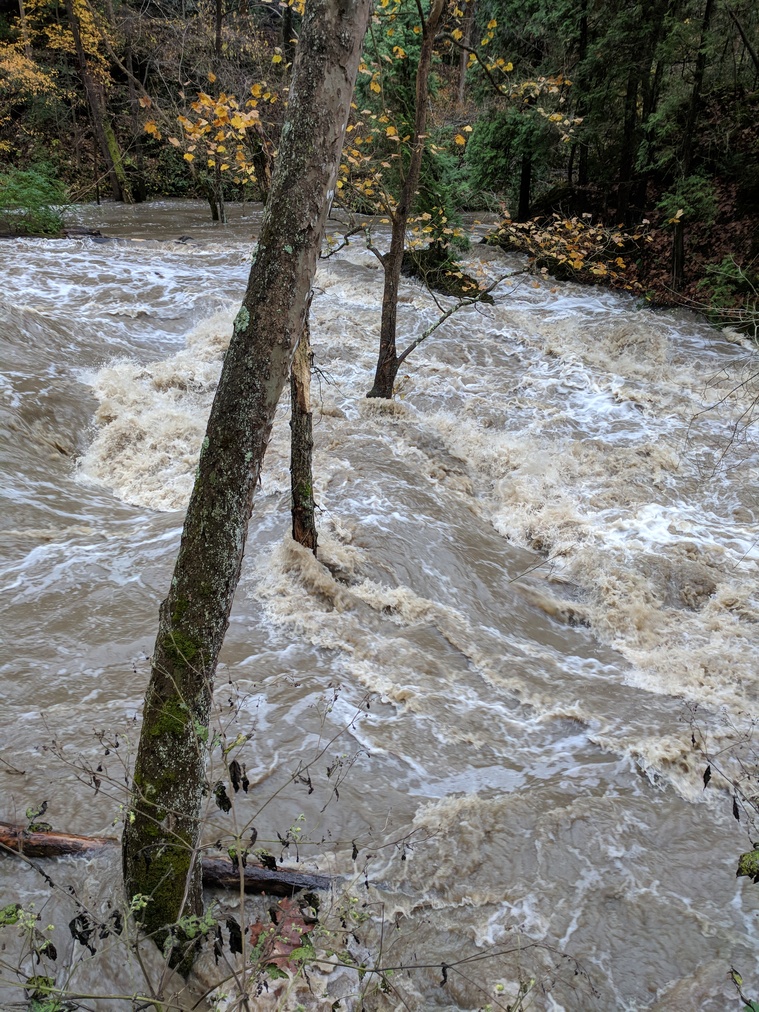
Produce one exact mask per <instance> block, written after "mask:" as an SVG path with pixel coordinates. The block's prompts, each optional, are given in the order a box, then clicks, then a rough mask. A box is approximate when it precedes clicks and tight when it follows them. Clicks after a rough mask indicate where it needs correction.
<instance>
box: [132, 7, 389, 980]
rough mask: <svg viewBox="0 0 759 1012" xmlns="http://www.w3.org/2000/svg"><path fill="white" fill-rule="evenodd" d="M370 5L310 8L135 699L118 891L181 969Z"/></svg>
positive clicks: (188, 956) (187, 955)
mask: <svg viewBox="0 0 759 1012" xmlns="http://www.w3.org/2000/svg"><path fill="white" fill-rule="evenodd" d="M369 10H370V8H369V0H309V4H308V5H307V8H306V14H305V17H304V22H303V29H302V32H301V37H300V43H299V45H298V50H297V55H296V58H295V64H294V68H293V81H292V86H291V89H290V98H289V104H288V110H287V117H286V119H285V123H284V126H283V128H282V135H281V141H280V147H279V156H278V159H277V165H276V170H275V174H274V179H273V182H272V191H271V196H270V198H269V201H268V203H267V205H266V211H265V213H264V220H263V223H262V227H261V235H260V238H259V241H258V246H257V249H256V253H255V256H254V259H253V264H252V267H251V271H250V278H249V281H248V287H247V291H246V293H245V297H244V300H243V304H242V307H241V309H240V311H239V313H238V314H237V317H236V319H235V323H234V329H233V334H232V338H231V341H230V345H229V349H228V351H227V353H226V357H225V359H224V367H223V370H222V375H221V379H220V381H219V386H218V389H217V391H216V396H215V398H214V402H213V406H212V408H211V414H210V418H209V421H208V427H207V430H206V437H205V439H204V441H203V445H202V448H201V452H200V460H199V463H198V470H197V476H196V479H195V485H194V488H193V492H192V496H191V498H190V504H189V506H188V510H187V516H186V518H185V524H184V529H183V532H182V540H181V544H180V548H179V555H178V557H177V561H176V565H175V568H174V575H173V578H172V580H171V587H170V590H169V594H168V597H167V598H166V600H165V601H164V602H163V604H162V605H161V609H160V616H159V627H158V635H157V637H156V643H155V648H154V653H153V658H152V670H151V677H150V684H149V686H148V690H147V694H146V698H145V710H144V716H143V725H142V731H141V735H140V744H139V749H138V753H137V761H136V766H135V771H134V777H133V782H132V796H131V799H130V805H129V810H128V812H127V816H126V819H125V826H124V837H123V858H124V879H125V885H126V891H127V895H128V896H129V897H134V896H135V895H137V894H142V895H147V896H149V897H150V902H149V903H148V905H147V906H146V908H145V909H144V911H142V912H141V917H142V923H143V926H144V928H145V930H146V931H147V932H148V933H150V934H151V936H152V937H153V938H155V940H156V941H157V943H158V944H159V945H163V943H164V942H166V941H167V940H169V939H172V940H171V941H170V943H169V944H170V949H169V962H170V964H171V965H173V966H179V967H180V968H181V969H182V970H183V971H186V970H188V969H189V967H190V965H191V963H192V959H193V958H194V952H192V951H191V950H190V951H187V952H183V951H182V947H181V945H180V944H179V941H178V940H177V937H178V933H177V935H173V936H172V926H175V925H176V924H177V921H178V920H179V918H180V917H182V916H183V915H187V914H196V915H197V914H200V913H201V911H202V894H201V874H200V870H201V869H200V861H199V851H198V843H199V832H200V812H201V805H202V802H203V797H204V793H205V790H206V789H207V788H206V784H205V758H206V745H205V743H206V741H207V740H208V724H209V715H210V707H211V699H212V693H213V682H214V674H215V671H216V665H217V661H218V657H219V652H220V650H221V646H222V643H223V640H224V634H225V633H226V630H227V626H228V622H229V612H230V609H231V606H232V600H233V597H234V593H235V589H236V587H237V583H238V580H239V576H240V569H241V566H242V559H243V553H244V549H245V540H246V535H247V530H248V522H249V520H250V515H251V511H252V501H253V493H254V490H255V488H256V485H257V484H258V479H259V475H260V473H261V465H262V462H263V457H264V452H265V450H266V445H267V443H268V440H269V435H270V432H271V426H272V422H273V419H274V413H275V410H276V407H277V403H278V401H279V398H280V394H281V392H282V387H283V386H284V384H285V382H286V380H287V377H288V375H289V372H290V363H291V359H292V356H293V351H294V348H295V346H296V343H297V341H298V339H299V337H300V335H301V332H302V330H303V325H304V323H305V318H306V313H307V307H308V298H309V291H310V286H311V282H312V279H313V276H314V273H315V270H316V263H317V259H318V255H319V249H320V246H321V241H322V237H323V234H324V227H325V223H326V218H327V213H328V210H329V205H330V201H331V199H332V196H333V194H334V188H335V179H336V176H337V169H338V165H339V160H340V151H341V148H342V142H343V137H344V133H345V127H346V123H347V119H348V112H349V107H350V101H351V96H352V93H353V86H354V83H355V78H356V73H357V70H358V62H359V56H360V51H361V42H362V39H363V36H364V33H365V31H366V27H367V23H368V18H369Z"/></svg>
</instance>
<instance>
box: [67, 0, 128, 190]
mask: <svg viewBox="0 0 759 1012" xmlns="http://www.w3.org/2000/svg"><path fill="white" fill-rule="evenodd" d="M66 16H67V18H68V22H69V28H70V29H71V34H72V36H73V38H74V48H75V50H76V57H77V61H78V63H79V73H80V75H81V78H82V83H83V84H84V90H85V92H86V94H87V103H88V105H89V107H90V113H91V115H92V127H93V130H94V131H95V138H96V140H97V143H98V146H99V148H100V151H101V153H102V155H103V158H105V164H106V167H107V169H108V178H109V180H110V183H111V193H112V194H113V199H114V200H123V201H124V203H126V204H131V203H132V193H131V190H130V188H129V180H128V179H127V175H126V170H125V169H124V163H123V161H122V158H121V151H120V150H119V145H118V141H117V140H116V134H115V133H114V132H113V127H112V126H111V124H110V122H109V120H108V115H107V111H106V105H105V99H104V98H103V94H102V92H101V88H100V84H99V82H98V81H96V80H95V78H94V77H93V75H92V72H91V71H90V68H89V64H88V61H87V54H86V53H85V51H84V45H83V44H82V34H81V32H80V31H79V19H78V17H77V15H76V11H75V10H74V2H73V0H66Z"/></svg>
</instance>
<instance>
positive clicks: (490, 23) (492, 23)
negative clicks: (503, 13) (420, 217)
mask: <svg viewBox="0 0 759 1012" xmlns="http://www.w3.org/2000/svg"><path fill="white" fill-rule="evenodd" d="M497 27H498V22H497V21H496V19H495V18H493V19H492V20H491V21H488V31H490V30H491V29H493V28H497Z"/></svg>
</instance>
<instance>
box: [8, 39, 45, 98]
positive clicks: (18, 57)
mask: <svg viewBox="0 0 759 1012" xmlns="http://www.w3.org/2000/svg"><path fill="white" fill-rule="evenodd" d="M55 90H56V84H55V79H54V78H53V76H52V72H50V71H47V70H43V68H42V67H40V66H38V65H37V64H36V63H35V62H34V60H30V59H29V58H28V57H27V56H26V55H25V54H24V53H23V52H21V51H20V50H19V49H17V48H16V47H15V46H14V45H12V44H9V43H0V91H5V92H7V91H12V92H15V93H16V94H19V95H50V94H52V93H53V92H55Z"/></svg>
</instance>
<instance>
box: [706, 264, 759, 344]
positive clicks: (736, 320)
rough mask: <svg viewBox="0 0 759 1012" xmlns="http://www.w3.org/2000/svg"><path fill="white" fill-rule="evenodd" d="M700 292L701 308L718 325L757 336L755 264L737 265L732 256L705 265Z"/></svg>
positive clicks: (757, 272)
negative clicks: (704, 275) (702, 294)
mask: <svg viewBox="0 0 759 1012" xmlns="http://www.w3.org/2000/svg"><path fill="white" fill-rule="evenodd" d="M698 288H699V291H702V292H703V293H704V297H705V300H706V301H705V303H704V307H703V308H704V310H705V312H706V314H707V316H708V317H709V319H710V320H711V321H712V322H713V323H716V324H718V325H720V326H732V327H735V328H737V329H738V330H741V331H744V332H745V333H748V334H750V335H751V336H752V337H753V338H754V339H755V340H756V338H757V336H759V270H757V268H756V265H755V263H749V264H747V265H745V266H744V265H743V264H739V263H738V261H737V260H736V259H735V257H733V256H727V257H725V258H724V259H723V260H722V261H720V263H718V264H708V265H707V267H706V277H705V278H704V280H703V281H701V282H699V285H698Z"/></svg>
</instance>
